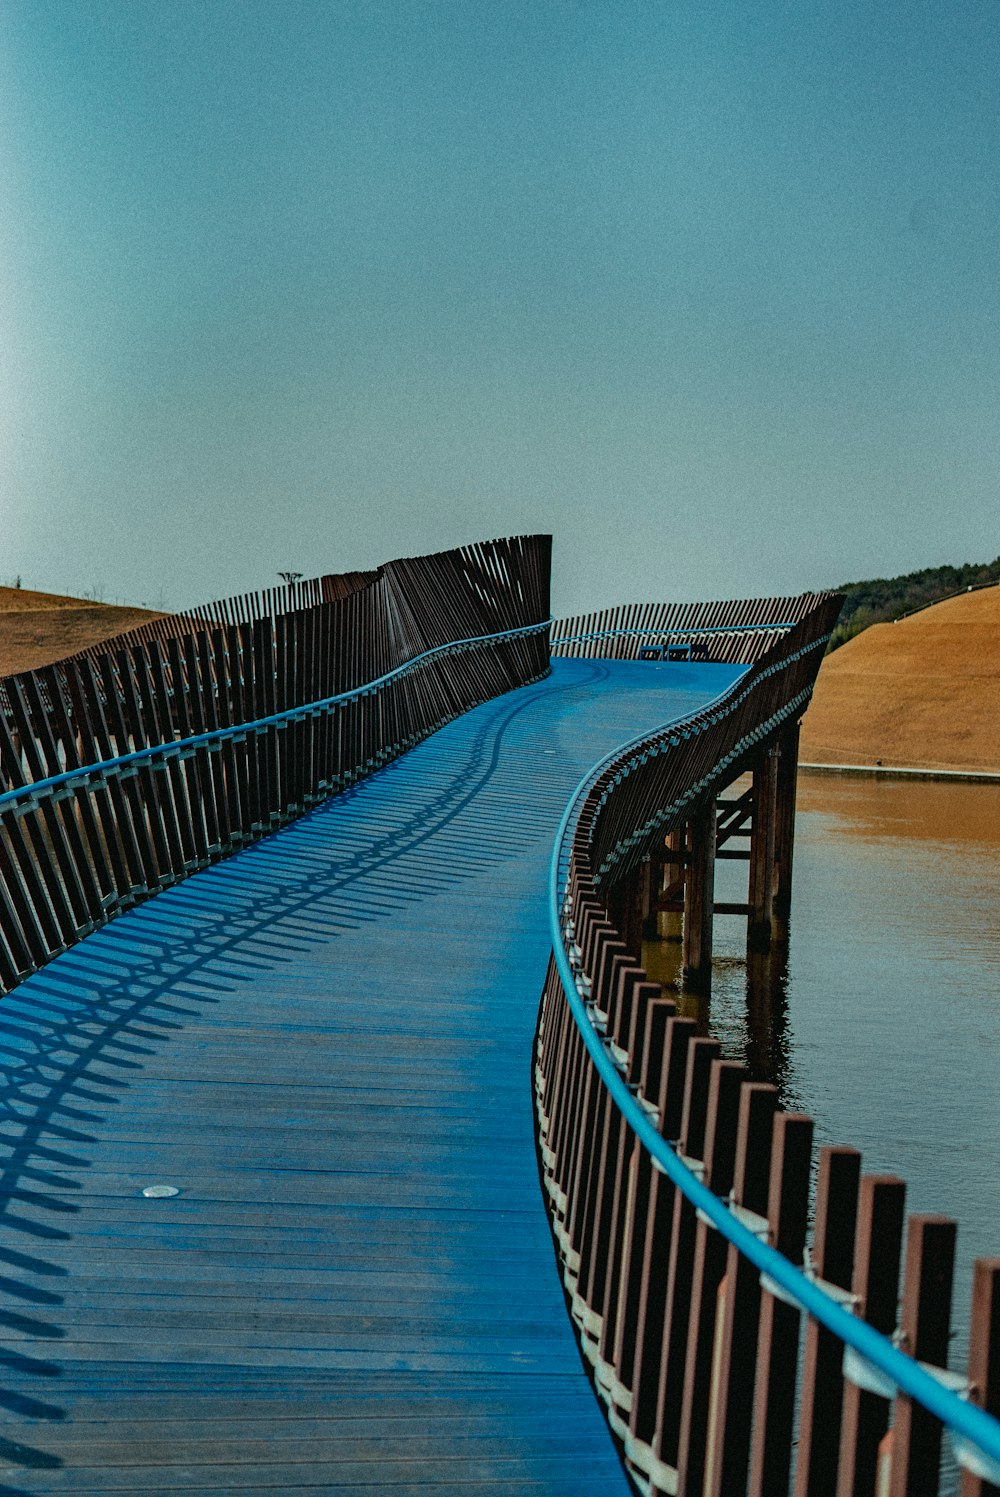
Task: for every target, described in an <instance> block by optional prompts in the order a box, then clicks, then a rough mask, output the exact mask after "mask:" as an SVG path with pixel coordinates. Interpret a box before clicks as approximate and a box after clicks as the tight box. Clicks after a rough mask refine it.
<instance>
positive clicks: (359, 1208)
mask: <svg viewBox="0 0 1000 1497" xmlns="http://www.w3.org/2000/svg"><path fill="white" fill-rule="evenodd" d="M741 671H742V667H731V666H706V665H669V666H659V665H646V664H641V665H640V664H635V663H626V662H612V661H570V660H567V661H556V662H554V664H553V675H552V678H551V679H550V680H548V681H545V682H543V683H541V684H540V685H537V686H533V687H526V688H524V689H522V690H520V691H517V692H512V693H511V694H509V695H508V696H505V697H502V698H499V699H498V700H496V701H493V702H489V703H487V704H486V705H485V706H483V707H481V708H478V709H477V710H476V711H474V712H471V713H469V714H467V715H466V716H465V717H463V718H461V719H459V720H458V721H457V722H454V723H452V724H451V725H449V726H448V727H447V728H445V729H443V730H442V731H441V732H439V733H437V734H436V735H435V736H434V737H433V738H431V739H429V740H427V742H425V743H424V744H422V745H420V746H419V747H418V748H416V749H414V750H413V751H411V752H410V753H409V754H408V755H406V756H405V757H404V758H403V759H401V760H399V761H397V762H396V763H395V764H392V765H390V766H389V767H388V768H386V769H384V770H382V771H381V772H380V773H379V774H377V775H376V776H374V777H373V778H372V779H370V780H368V781H366V782H365V783H364V784H362V785H361V786H359V787H357V788H355V789H354V790H352V791H350V792H348V793H347V794H345V795H343V796H340V797H338V798H337V799H336V800H333V801H330V802H328V803H327V804H326V805H325V806H323V807H321V808H320V809H319V810H317V811H315V812H313V813H312V814H311V815H310V816H308V817H306V818H304V819H303V820H302V821H299V822H297V823H295V824H294V825H293V826H291V827H289V828H287V829H285V830H284V831H282V832H280V833H278V834H276V835H274V836H272V837H270V838H268V839H267V840H265V841H264V842H261V843H258V844H257V845H256V846H255V847H252V848H250V849H248V850H247V851H246V852H243V853H241V854H239V855H238V856H236V857H234V858H232V859H230V860H229V861H228V862H226V863H223V864H220V865H219V866H218V867H217V868H214V869H211V870H209V871H208V872H205V873H201V874H198V875H196V876H195V877H193V878H191V879H189V880H188V881H187V882H186V883H184V884H182V885H180V886H179V887H178V888H176V889H172V890H169V891H167V892H166V893H164V894H161V895H159V896H158V897H157V898H156V899H155V900H153V901H151V902H150V903H149V904H146V905H145V906H143V907H142V908H140V909H138V910H135V911H133V912H132V913H130V914H129V915H126V916H124V917H122V918H121V919H119V920H118V921H116V922H115V923H114V924H113V925H111V926H110V927H108V928H107V929H106V930H104V931H101V932H99V933H97V934H96V935H94V936H92V937H90V939H89V940H87V941H85V942H84V943H83V944H81V945H80V946H78V947H76V948H75V949H74V950H73V951H71V952H69V953H67V954H66V955H64V956H63V957H60V958H59V959H58V960H57V961H55V962H53V963H52V964H51V965H50V966H49V967H48V968H46V969H45V971H43V972H42V973H40V974H38V975H37V976H35V977H33V978H31V979H30V980H28V981H27V982H25V983H24V984H23V985H22V986H21V987H20V988H19V989H17V990H16V992H15V993H13V994H12V995H11V996H10V997H9V998H7V999H6V1000H4V1002H3V1003H2V1005H0V1061H2V1078H0V1097H2V1112H0V1159H2V1171H3V1174H2V1186H0V1291H2V1302H0V1410H2V1411H3V1414H4V1416H5V1417H4V1430H5V1434H6V1438H4V1439H3V1440H0V1467H2V1471H0V1494H7V1497H11V1494H18V1493H32V1494H37V1493H43V1492H44V1493H62V1492H66V1493H102V1494H103V1493H112V1492H126V1493H142V1494H144V1497H149V1494H153V1493H179V1492H201V1493H226V1492H253V1493H257V1494H265V1493H272V1494H279V1493H280V1494H286V1493H294V1492H298V1491H300V1490H301V1491H305V1492H311V1493H322V1492H335V1493H337V1494H339V1497H349V1494H351V1493H355V1492H356V1493H359V1494H360V1493H364V1494H368V1497H370V1494H371V1493H372V1492H373V1491H376V1490H377V1491H379V1492H386V1493H389V1494H391V1497H418V1494H419V1497H457V1494H459V1493H462V1494H468V1493H479V1494H482V1497H490V1494H494V1493H495V1494H499V1497H518V1494H522V1493H523V1494H525V1497H529V1494H534V1497H613V1494H615V1493H620V1494H625V1493H626V1492H627V1491H628V1485H627V1483H626V1480H625V1477H624V1475H623V1474H622V1472H621V1468H620V1467H619V1464H618V1459H617V1456H616V1454H615V1451H614V1448H613V1446H612V1445H611V1442H610V1439H609V1437H608V1435H607V1432H606V1428H605V1424H604V1420H603V1417H602V1415H601V1413H600V1410H599V1408H598V1405H597V1403H596V1401H595V1399H594V1398H593V1395H592V1393H591V1391H590V1388H589V1385H588V1383H587V1379H586V1376H585V1374H584V1372H583V1369H582V1365H581V1362H580V1358H579V1356H578V1353H577V1349H576V1344H575V1341H574V1338H573V1333H572V1329H571V1326H570V1322H569V1319H568V1317H567V1315H566V1311H565V1307H564V1303H563V1296H562V1290H561V1285H560V1281H559V1276H558V1273H557V1270H556V1265H555V1261H554V1257H553V1253H552V1247H551V1239H550V1235H549V1230H548V1225H547V1221H546V1217H545V1212H544V1208H543V1205H542V1196H541V1191H540V1188H539V1183H538V1175H537V1169H536V1162H535V1152H534V1134H533V1119H532V1110H531V1097H532V1092H531V1078H530V1055H531V1041H532V1033H533V1028H534V1022H535V1014H536V1010H537V1005H538V1000H539V995H540V992H541V988H542V983H543V980H544V975H545V968H546V962H547V959H548V951H549V945H548V929H547V918H546V906H545V881H546V872H547V863H548V856H549V851H550V846H551V840H552V837H553V835H554V832H555V828H556V825H557V823H558V820H559V816H560V814H561V811H562V809H563V806H564V804H565V802H566V800H567V798H568V796H569V794H570V793H571V791H572V790H573V788H574V786H575V785H576V782H577V780H578V779H579V777H580V775H581V774H582V773H583V772H584V770H585V769H586V768H587V767H588V766H589V765H590V764H591V763H592V762H593V761H594V760H595V759H597V758H599V757H600V756H601V755H602V754H603V753H605V752H606V751H608V750H609V749H611V748H612V747H614V746H615V745H616V744H617V743H619V742H620V741H622V740H623V739H625V738H628V737H631V736H632V735H633V734H635V733H638V732H640V731H643V730H646V729H649V728H652V727H653V726H655V725H657V724H659V723H660V722H662V721H664V720H665V719H668V718H672V717H675V716H677V715H679V714H681V713H687V712H690V711H695V710H697V709H698V708H699V707H700V706H702V705H704V703H705V702H706V701H707V700H709V699H711V698H712V697H714V696H716V695H717V694H718V693H719V692H720V691H721V690H722V689H723V688H724V687H725V686H727V685H728V684H729V683H730V682H731V681H732V680H733V679H735V678H736V677H737V676H738V675H739V674H740V673H741ZM157 1184H165V1185H170V1186H173V1187H176V1188H177V1190H178V1192H179V1193H178V1194H177V1195H175V1196H172V1197H167V1198H161V1199H155V1198H153V1199H151V1198H147V1197H145V1196H144V1195H143V1194H142V1191H143V1188H144V1187H146V1186H150V1185H157Z"/></svg>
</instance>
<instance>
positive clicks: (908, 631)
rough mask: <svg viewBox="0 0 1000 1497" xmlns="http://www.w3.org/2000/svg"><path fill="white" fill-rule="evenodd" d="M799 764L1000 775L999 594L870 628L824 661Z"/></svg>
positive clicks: (968, 597)
mask: <svg viewBox="0 0 1000 1497" xmlns="http://www.w3.org/2000/svg"><path fill="white" fill-rule="evenodd" d="M801 758H802V760H803V762H804V763H810V762H812V763H824V764H865V765H872V764H876V763H878V762H881V763H882V764H883V765H885V766H892V765H903V766H912V767H914V768H926V769H966V770H994V771H1000V587H988V588H983V589H978V590H976V591H973V592H964V593H961V594H959V596H958V597H955V598H950V599H948V601H946V602H944V603H936V604H935V605H934V606H933V607H931V608H927V609H924V610H923V611H922V612H920V613H915V614H913V615H912V617H910V618H906V619H900V621H899V622H898V623H895V624H874V625H873V626H872V627H871V628H868V629H865V631H864V632H863V633H862V634H860V635H858V636H857V637H856V638H853V639H850V640H848V642H847V643H846V644H844V646H843V647H842V648H841V649H839V650H837V651H836V652H835V653H834V654H832V655H827V657H826V659H825V660H824V661H823V665H822V668H821V670H820V673H819V680H818V681H817V683H816V692H815V695H814V697H813V701H812V704H811V706H810V708H809V711H808V712H807V713H806V715H805V720H804V722H803V724H802V750H801Z"/></svg>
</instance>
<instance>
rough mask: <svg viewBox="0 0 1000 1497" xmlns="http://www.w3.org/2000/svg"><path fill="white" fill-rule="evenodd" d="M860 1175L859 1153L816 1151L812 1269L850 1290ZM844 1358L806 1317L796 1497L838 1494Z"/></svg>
mask: <svg viewBox="0 0 1000 1497" xmlns="http://www.w3.org/2000/svg"><path fill="white" fill-rule="evenodd" d="M860 1176H861V1155H860V1154H859V1153H858V1151H857V1149H848V1148H843V1147H840V1146H836V1147H831V1146H829V1145H828V1146H827V1147H825V1148H822V1149H820V1151H819V1181H818V1183H817V1186H816V1223H815V1227H814V1228H813V1249H812V1255H813V1268H814V1270H815V1272H816V1276H817V1277H818V1278H820V1279H824V1280H825V1281H826V1282H827V1283H828V1284H836V1285H837V1286H838V1287H839V1288H840V1289H850V1287H851V1275H852V1273H853V1271H854V1232H855V1227H856V1225H857V1219H858V1181H859V1179H860ZM843 1359H844V1349H843V1347H842V1345H841V1343H840V1341H839V1340H838V1339H837V1337H836V1336H835V1335H834V1334H833V1332H832V1331H828V1330H827V1329H826V1328H825V1326H821V1325H820V1324H819V1322H818V1321H816V1320H811V1319H810V1321H809V1322H808V1325H807V1326H806V1347H805V1355H804V1357H803V1362H802V1404H801V1408H800V1411H799V1448H798V1456H797V1459H796V1464H795V1497H834V1494H835V1493H836V1490H837V1461H838V1457H839V1452H840V1420H841V1412H842V1409H843V1402H844V1375H843V1371H842V1364H843Z"/></svg>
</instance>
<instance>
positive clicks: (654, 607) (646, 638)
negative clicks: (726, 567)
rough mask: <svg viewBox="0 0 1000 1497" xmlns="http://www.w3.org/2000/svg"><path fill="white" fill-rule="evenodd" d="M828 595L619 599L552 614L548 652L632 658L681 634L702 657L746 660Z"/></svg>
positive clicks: (827, 601) (823, 602)
mask: <svg viewBox="0 0 1000 1497" xmlns="http://www.w3.org/2000/svg"><path fill="white" fill-rule="evenodd" d="M833 596H834V595H833V594H831V593H801V594H799V595H798V596H796V597H790V598H737V599H734V600H730V601H728V602H723V603H625V604H622V605H621V606H620V607H618V608H605V609H602V610H601V611H600V612H597V613H581V614H577V615H575V616H574V617H572V618H563V619H556V620H555V621H554V622H553V625H552V654H553V655H555V656H560V657H566V656H568V657H572V658H577V659H579V658H585V659H596V658H607V657H608V656H612V657H614V658H615V659H616V660H638V659H639V657H640V655H641V653H642V650H643V648H644V647H645V646H649V645H652V644H655V643H657V642H658V641H663V642H665V643H669V642H671V641H675V640H681V639H683V640H687V641H690V642H692V643H694V644H695V645H697V647H698V652H699V654H700V655H701V656H702V658H704V659H706V660H713V661H724V662H729V663H742V664H745V665H749V664H751V663H752V662H753V661H755V660H759V659H760V658H761V656H762V655H765V654H767V652H768V651H769V650H770V649H772V648H773V647H774V646H775V645H776V644H777V643H778V641H779V640H781V639H783V638H784V636H785V635H786V634H787V633H788V631H789V629H791V628H794V627H795V625H796V624H798V623H800V622H801V620H803V619H804V618H806V617H808V616H809V615H810V614H812V613H814V612H815V610H816V609H817V608H820V607H823V606H832V604H831V599H832V598H833ZM838 596H839V595H838ZM837 606H838V607H839V603H838V605H837Z"/></svg>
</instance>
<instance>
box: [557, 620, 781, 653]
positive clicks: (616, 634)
mask: <svg viewBox="0 0 1000 1497" xmlns="http://www.w3.org/2000/svg"><path fill="white" fill-rule="evenodd" d="M795 624H796V620H795V619H782V620H780V621H779V622H777V623H774V624H703V625H697V624H677V625H673V626H671V625H663V624H660V625H656V624H647V625H646V626H645V627H643V628H639V627H630V628H627V629H595V630H592V631H591V632H590V633H589V634H567V635H566V637H565V638H562V639H554V640H553V641H552V648H553V650H559V649H562V647H563V645H575V644H580V643H581V641H583V640H586V639H619V638H622V637H623V636H625V635H629V636H632V637H641V638H643V639H651V638H654V637H655V638H657V639H680V638H684V639H700V638H701V637H702V636H703V635H706V634H776V633H778V632H780V631H781V630H785V631H786V632H787V630H789V629H794V628H795Z"/></svg>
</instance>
